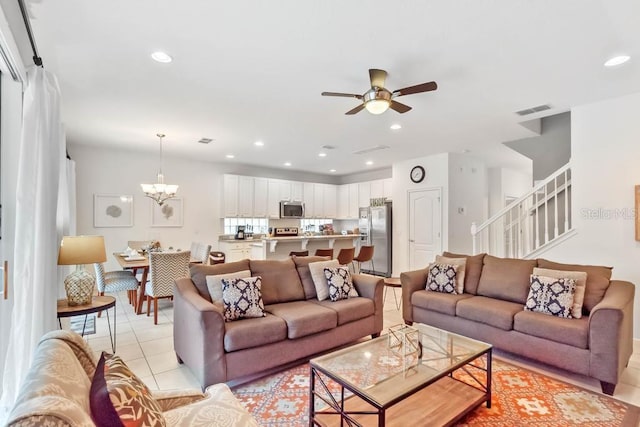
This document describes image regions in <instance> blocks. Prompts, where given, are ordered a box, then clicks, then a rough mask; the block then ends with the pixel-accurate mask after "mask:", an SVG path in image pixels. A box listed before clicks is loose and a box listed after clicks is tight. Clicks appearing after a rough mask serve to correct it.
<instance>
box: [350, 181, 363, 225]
mask: <svg viewBox="0 0 640 427" xmlns="http://www.w3.org/2000/svg"><path fill="white" fill-rule="evenodd" d="M347 185H348V186H349V212H348V213H347V219H358V218H359V216H360V210H359V208H360V199H359V196H358V184H347Z"/></svg>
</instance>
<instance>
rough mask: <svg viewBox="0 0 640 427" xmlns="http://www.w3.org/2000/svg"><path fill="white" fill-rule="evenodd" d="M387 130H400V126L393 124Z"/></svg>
mask: <svg viewBox="0 0 640 427" xmlns="http://www.w3.org/2000/svg"><path fill="white" fill-rule="evenodd" d="M389 129H391V130H398V129H402V126H401V125H399V124H398V123H394V124H392V125H391V126H389Z"/></svg>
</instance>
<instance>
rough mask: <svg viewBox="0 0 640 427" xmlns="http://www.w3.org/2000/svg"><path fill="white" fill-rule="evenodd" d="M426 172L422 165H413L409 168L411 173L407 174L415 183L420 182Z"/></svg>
mask: <svg viewBox="0 0 640 427" xmlns="http://www.w3.org/2000/svg"><path fill="white" fill-rule="evenodd" d="M425 175H426V172H425V171H424V168H423V167H422V166H414V167H413V168H412V169H411V173H410V174H409V176H410V177H411V181H413V182H415V183H416V184H417V183H419V182H422V180H423V179H424V178H425Z"/></svg>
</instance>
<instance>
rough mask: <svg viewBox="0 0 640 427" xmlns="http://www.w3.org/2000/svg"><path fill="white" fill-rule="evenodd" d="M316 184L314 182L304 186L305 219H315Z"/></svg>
mask: <svg viewBox="0 0 640 427" xmlns="http://www.w3.org/2000/svg"><path fill="white" fill-rule="evenodd" d="M313 190H314V184H313V183H312V182H305V183H304V184H303V193H304V217H305V218H315V216H314V215H315V209H314V208H315V203H314V202H315V200H314V197H313V196H314V191H313Z"/></svg>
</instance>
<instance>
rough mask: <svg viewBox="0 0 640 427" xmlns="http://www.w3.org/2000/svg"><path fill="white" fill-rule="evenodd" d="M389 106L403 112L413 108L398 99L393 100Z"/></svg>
mask: <svg viewBox="0 0 640 427" xmlns="http://www.w3.org/2000/svg"><path fill="white" fill-rule="evenodd" d="M389 108H391V109H392V110H395V111H397V112H398V113H401V114H402V113H406V112H407V111H409V110H411V107H409V106H408V105H404V104H401V103H400V102H398V101H391V104H389Z"/></svg>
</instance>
